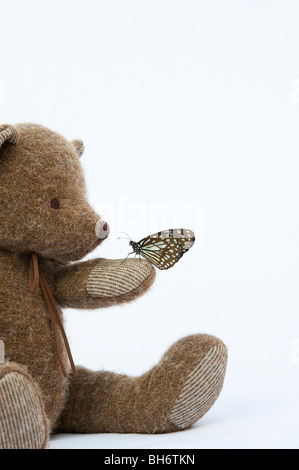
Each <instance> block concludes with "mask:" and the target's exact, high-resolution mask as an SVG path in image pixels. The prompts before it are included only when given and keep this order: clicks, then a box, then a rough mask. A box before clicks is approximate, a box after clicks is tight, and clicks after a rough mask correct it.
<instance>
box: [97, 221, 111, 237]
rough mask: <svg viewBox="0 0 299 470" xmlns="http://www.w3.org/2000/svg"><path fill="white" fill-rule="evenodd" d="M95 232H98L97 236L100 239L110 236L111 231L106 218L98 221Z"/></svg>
mask: <svg viewBox="0 0 299 470" xmlns="http://www.w3.org/2000/svg"><path fill="white" fill-rule="evenodd" d="M95 232H96V236H97V237H98V238H99V239H100V240H104V239H105V238H107V237H108V235H109V233H110V227H109V225H108V224H107V222H106V221H105V220H102V219H100V220H98V222H97V223H96V228H95Z"/></svg>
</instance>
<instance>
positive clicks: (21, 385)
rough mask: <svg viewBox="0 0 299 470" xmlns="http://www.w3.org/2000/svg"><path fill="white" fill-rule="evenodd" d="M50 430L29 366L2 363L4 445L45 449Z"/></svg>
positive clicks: (0, 433)
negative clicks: (26, 367) (28, 370)
mask: <svg viewBox="0 0 299 470" xmlns="http://www.w3.org/2000/svg"><path fill="white" fill-rule="evenodd" d="M49 430H50V426H49V422H48V419H47V417H46V413H45V409H44V403H43V400H42V397H41V393H40V391H39V388H38V386H37V385H36V384H35V383H34V382H33V380H32V379H31V377H30V375H29V374H28V373H27V372H26V369H25V368H24V367H22V366H20V365H18V364H16V363H13V362H6V363H4V364H0V449H44V448H45V447H46V446H47V442H48V439H49Z"/></svg>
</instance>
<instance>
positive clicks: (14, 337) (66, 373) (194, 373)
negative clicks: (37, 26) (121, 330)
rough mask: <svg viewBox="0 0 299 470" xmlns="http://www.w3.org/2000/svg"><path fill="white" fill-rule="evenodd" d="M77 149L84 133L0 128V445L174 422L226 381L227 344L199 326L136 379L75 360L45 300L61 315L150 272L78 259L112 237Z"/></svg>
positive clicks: (146, 267)
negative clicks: (91, 199) (1, 348)
mask: <svg viewBox="0 0 299 470" xmlns="http://www.w3.org/2000/svg"><path fill="white" fill-rule="evenodd" d="M82 153H83V143H82V142H81V141H79V140H76V141H72V142H69V141H67V140H66V139H65V138H64V137H62V136H60V135H59V134H57V133H56V132H53V131H51V130H49V129H46V128H44V127H42V126H39V125H35V124H19V125H17V126H10V125H3V126H0V207H1V212H0V340H1V341H2V342H3V343H4V345H5V363H4V364H1V363H0V448H32V447H33V448H44V447H46V446H47V442H48V439H49V436H50V435H51V433H52V432H60V431H61V432H93V433H95V432H133V433H134V432H142V433H160V432H172V431H179V430H181V429H186V428H188V427H190V426H191V425H192V424H193V423H195V422H196V421H197V420H198V419H199V418H201V417H202V416H203V415H204V414H205V413H206V412H207V411H208V410H209V409H210V407H211V406H212V405H213V404H214V402H215V400H216V399H217V397H218V396H219V394H220V391H221V388H222V384H223V380H224V375H225V369H226V360H227V351H226V347H225V346H224V344H223V343H222V341H220V340H219V339H217V338H215V337H214V336H210V335H205V334H197V335H190V336H187V337H185V338H182V339H181V340H179V341H178V342H177V343H175V344H174V345H172V346H171V347H170V348H169V350H168V351H166V353H165V354H164V355H163V357H162V359H161V361H160V362H159V363H158V364H157V365H156V366H154V367H153V368H152V369H150V370H149V371H148V372H146V373H144V374H142V375H141V376H140V377H129V376H127V375H124V374H116V373H114V372H108V371H97V372H94V371H90V370H88V369H85V368H82V367H75V366H74V365H72V369H71V367H70V366H71V358H70V354H69V353H67V350H66V346H67V345H66V342H65V340H64V339H63V332H62V330H61V328H60V330H57V331H58V333H57V331H56V326H55V321H58V320H57V318H56V320H55V321H54V320H53V302H54V304H55V309H56V312H57V315H58V317H59V318H60V320H61V322H62V323H63V316H62V309H63V308H65V307H68V308H80V309H98V308H103V307H110V306H113V305H119V304H121V303H124V302H130V301H133V300H135V299H136V298H137V297H138V296H140V295H142V294H144V293H145V292H146V291H147V290H148V289H149V287H150V286H151V285H152V284H153V282H154V279H155V269H154V268H153V266H152V265H151V264H150V263H149V262H147V261H145V260H141V261H140V260H138V259H136V260H135V259H128V260H126V261H124V260H107V259H104V258H99V259H92V260H89V261H85V262H84V261H83V262H82V261H80V260H81V259H82V258H83V257H84V256H85V255H87V254H89V253H90V252H92V251H93V250H94V249H95V248H96V247H97V246H98V245H100V244H101V243H102V242H103V241H104V240H105V238H107V236H108V235H109V226H108V224H107V222H105V221H104V220H103V219H102V218H101V217H100V215H98V214H97V213H96V212H95V211H94V210H93V208H92V207H91V206H90V205H89V203H88V200H87V196H86V188H85V181H84V175H83V170H82V167H81V163H80V157H81V155H82ZM100 189H101V188H99V191H100ZM33 260H35V263H36V264H34V261H33ZM32 272H34V273H35V275H36V276H37V274H38V275H39V276H40V277H39V278H37V279H39V282H37V283H36V285H35V288H34V289H32V286H31V282H32ZM49 292H50V294H49ZM51 297H52V300H53V302H52V304H51V302H50V301H49V299H51ZM49 302H50V305H49ZM51 305H52V307H51ZM163 308H164V307H163ZM82 321H83V320H82ZM3 343H1V344H3Z"/></svg>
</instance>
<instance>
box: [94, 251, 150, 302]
mask: <svg viewBox="0 0 299 470" xmlns="http://www.w3.org/2000/svg"><path fill="white" fill-rule="evenodd" d="M151 272H152V265H151V264H150V263H148V262H147V261H143V260H129V259H128V260H110V261H109V263H107V262H106V263H105V260H103V261H102V263H101V264H98V265H97V266H96V267H95V268H94V269H93V270H92V271H91V273H90V274H89V276H88V280H87V284H86V289H87V292H88V294H89V295H90V296H91V297H115V296H119V295H124V294H126V293H128V292H131V291H133V290H134V289H137V288H138V287H139V286H140V285H141V284H142V283H143V282H144V281H145V280H146V279H147V278H148V277H149V276H150V274H151Z"/></svg>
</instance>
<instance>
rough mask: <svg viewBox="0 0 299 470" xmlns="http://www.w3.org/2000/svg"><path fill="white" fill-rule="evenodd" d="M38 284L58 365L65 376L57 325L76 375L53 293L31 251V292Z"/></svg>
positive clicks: (35, 256)
mask: <svg viewBox="0 0 299 470" xmlns="http://www.w3.org/2000/svg"><path fill="white" fill-rule="evenodd" d="M38 286H40V287H41V289H42V292H43V295H44V298H45V302H46V305H47V308H48V311H49V314H50V318H51V322H52V328H53V332H54V337H55V345H56V351H57V356H58V360H59V363H60V367H61V369H62V372H63V375H64V376H65V377H67V372H66V369H65V366H64V363H63V359H62V355H61V351H60V347H59V337H58V331H57V325H58V327H59V329H60V333H61V335H62V338H63V341H64V345H65V349H66V352H67V355H68V358H69V361H70V365H71V368H72V371H73V374H74V375H77V372H76V367H75V364H74V361H73V357H72V353H71V349H70V346H69V343H68V340H67V337H66V334H65V331H64V327H63V324H62V321H61V318H60V315H59V312H58V310H57V306H56V302H55V299H54V297H53V294H52V292H51V289H50V287H49V284H48V282H47V280H46V278H45V276H44V275H43V273H42V272H41V270H40V268H39V266H38V258H37V255H36V254H35V253H33V254H32V255H31V256H30V274H29V287H30V291H31V292H36V291H37V289H38Z"/></svg>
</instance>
